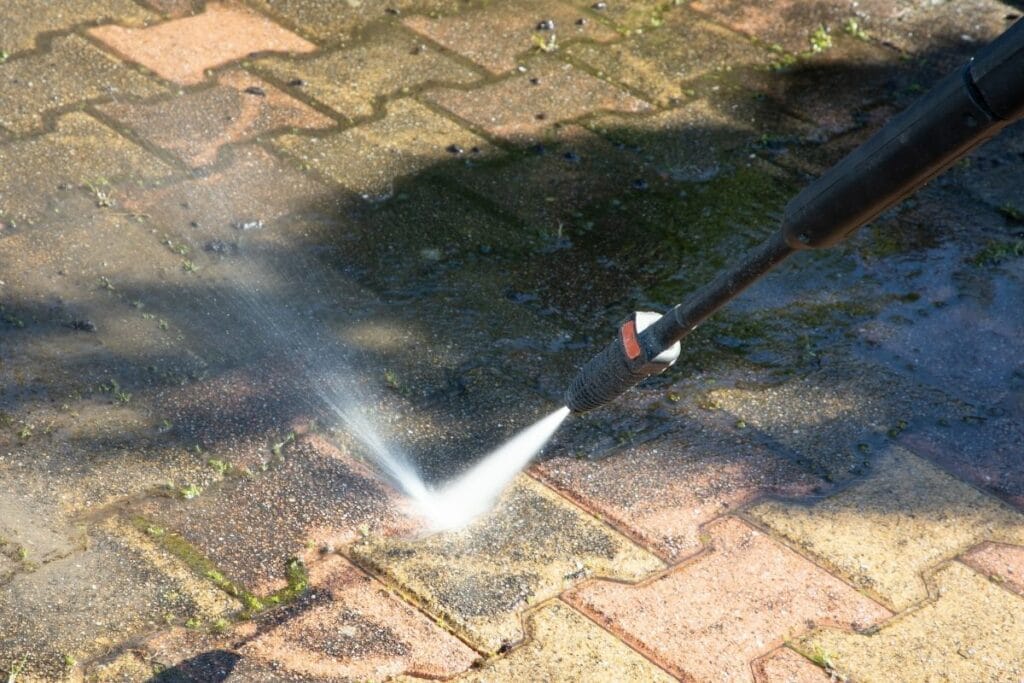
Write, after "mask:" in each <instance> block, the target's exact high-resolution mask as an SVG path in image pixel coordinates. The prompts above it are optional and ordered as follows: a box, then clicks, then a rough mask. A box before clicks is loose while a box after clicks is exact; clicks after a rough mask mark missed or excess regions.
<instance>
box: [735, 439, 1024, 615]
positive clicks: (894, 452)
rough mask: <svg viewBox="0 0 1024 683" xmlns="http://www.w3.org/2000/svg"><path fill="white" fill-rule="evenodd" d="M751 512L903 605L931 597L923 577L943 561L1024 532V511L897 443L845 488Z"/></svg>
mask: <svg viewBox="0 0 1024 683" xmlns="http://www.w3.org/2000/svg"><path fill="white" fill-rule="evenodd" d="M747 512H748V514H750V516H751V517H752V518H753V519H755V520H757V521H758V522H760V523H762V524H764V525H766V526H767V527H768V528H770V529H771V530H772V531H774V532H776V533H778V534H780V535H782V536H784V537H785V538H787V539H788V540H789V541H790V542H791V543H792V544H793V545H794V546H796V547H798V548H801V549H802V550H803V551H804V552H807V553H808V554H809V555H810V556H812V557H814V558H816V559H817V560H818V561H820V562H821V563H823V564H824V565H825V566H828V567H831V568H833V569H834V570H835V571H837V572H838V573H839V574H840V575H842V576H844V577H846V578H847V579H848V580H849V581H850V582H851V583H853V584H854V585H855V586H857V587H859V588H860V589H861V590H864V591H866V592H867V593H869V594H871V595H875V596H878V598H879V599H880V600H881V601H882V602H884V603H885V604H886V605H888V606H890V607H891V608H893V609H895V610H897V611H900V610H904V609H906V608H908V607H910V606H912V605H914V604H915V603H918V602H921V601H923V600H925V599H926V598H927V597H928V592H927V589H926V586H925V583H924V580H923V579H922V576H923V574H924V573H925V572H927V571H928V570H929V569H930V568H931V567H934V566H935V565H937V564H938V563H940V562H942V561H943V560H946V559H949V558H951V557H955V556H956V555H958V554H960V553H961V552H963V551H965V550H967V549H968V548H970V547H971V546H973V545H975V544H977V543H979V542H981V541H984V540H995V541H1008V542H1014V541H1016V542H1020V539H1022V538H1024V515H1021V514H1020V513H1018V512H1015V511H1013V510H1012V509H1011V508H1009V507H1008V506H1006V505H1004V504H1003V503H1001V502H999V501H998V500H996V499H994V498H991V497H989V496H986V495H985V494H983V493H980V492H979V491H977V490H976V489H974V488H972V487H970V486H968V485H966V484H964V483H962V482H960V481H958V480H956V479H953V478H952V477H951V476H949V475H948V474H946V473H945V472H942V471H941V470H939V469H937V468H936V467H935V466H933V465H931V464H929V463H927V462H926V461H924V460H922V459H920V458H918V457H916V456H915V455H913V454H911V453H909V452H907V451H905V450H903V449H900V448H899V447H896V446H892V447H890V448H889V449H887V451H886V452H885V453H884V454H883V456H882V457H881V458H880V459H878V460H877V461H876V462H875V464H874V467H873V469H872V472H871V474H869V475H868V476H867V477H866V478H864V479H862V480H860V481H858V482H855V483H854V484H852V485H851V486H850V487H849V488H847V489H845V490H843V491H841V492H839V493H836V494H833V495H831V496H828V497H826V498H823V499H821V500H819V501H816V502H814V503H812V504H810V505H806V504H799V505H798V504H792V503H786V502H781V501H771V502H764V503H760V504H758V505H755V506H754V507H752V508H750V509H749V510H748V511H747Z"/></svg>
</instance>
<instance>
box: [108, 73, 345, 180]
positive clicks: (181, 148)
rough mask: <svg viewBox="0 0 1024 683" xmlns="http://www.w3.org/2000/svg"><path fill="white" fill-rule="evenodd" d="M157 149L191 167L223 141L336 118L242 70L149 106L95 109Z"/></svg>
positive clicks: (213, 154)
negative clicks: (213, 84)
mask: <svg viewBox="0 0 1024 683" xmlns="http://www.w3.org/2000/svg"><path fill="white" fill-rule="evenodd" d="M98 109H99V110H100V112H102V113H103V114H105V115H107V116H109V117H111V118H113V119H115V120H117V121H118V122H119V123H121V124H122V125H124V126H126V127H127V128H128V129H130V130H131V131H132V132H134V133H135V134H136V135H138V136H139V137H141V138H142V139H144V140H146V141H147V142H149V143H151V144H153V145H154V146H156V147H161V148H163V149H167V150H170V151H171V152H173V153H174V154H175V155H176V156H178V157H180V158H181V159H182V160H183V161H184V162H185V163H187V164H189V165H190V166H192V167H201V166H207V165H209V164H212V163H213V162H215V161H216V160H217V154H218V152H219V151H220V148H221V147H222V146H224V145H230V144H235V143H239V142H245V141H248V140H251V139H252V138H255V137H259V136H261V135H264V134H267V133H271V132H273V131H277V130H284V129H296V128H300V129H323V128H330V127H332V126H333V125H335V122H334V121H333V120H332V119H330V118H329V117H327V116H324V115H323V114H321V113H319V112H318V111H316V110H314V109H312V108H311V107H309V106H307V105H305V104H303V103H302V102H299V101H298V100H296V99H294V98H292V97H290V96H289V95H288V94H287V93H285V92H284V91H282V90H279V89H278V88H275V87H274V86H272V85H270V84H269V83H266V82H265V81H263V80H262V79H260V78H258V77H257V76H253V75H251V74H248V73H246V72H244V71H240V70H238V71H234V70H233V71H226V72H224V73H221V74H220V75H218V77H217V85H216V86H215V87H213V88H209V89H206V90H197V91H194V92H189V93H187V94H185V95H181V96H178V97H175V98H173V99H169V100H163V101H158V102H153V103H150V104H141V103H140V104H129V103H124V102H112V103H109V104H105V105H100V106H99V107H98Z"/></svg>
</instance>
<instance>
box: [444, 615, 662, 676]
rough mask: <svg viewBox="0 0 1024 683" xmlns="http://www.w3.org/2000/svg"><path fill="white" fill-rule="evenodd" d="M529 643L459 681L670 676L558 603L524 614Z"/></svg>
mask: <svg viewBox="0 0 1024 683" xmlns="http://www.w3.org/2000/svg"><path fill="white" fill-rule="evenodd" d="M526 630H527V633H528V634H529V642H527V643H525V644H523V645H522V646H521V647H518V648H516V649H515V650H513V651H512V653H511V654H509V655H507V656H505V657H502V658H498V659H494V660H492V661H491V662H489V663H488V664H485V665H484V666H483V667H481V669H480V670H479V671H472V672H470V673H467V674H465V675H463V676H460V677H459V678H457V679H455V680H456V681H458V682H459V683H487V682H490V681H495V682H496V681H588V682H589V683H620V682H621V681H647V682H649V683H661V682H663V681H664V682H665V683H668V681H672V680H674V679H673V678H672V677H671V676H669V675H668V674H667V673H665V672H664V671H662V670H661V669H659V668H658V667H656V666H654V665H653V664H651V663H650V662H649V661H647V660H646V659H644V658H643V657H642V656H640V655H639V654H637V652H636V651H634V650H631V649H630V648H629V647H628V646H627V645H626V644H625V643H623V642H622V641H621V640H619V639H617V638H616V637H615V636H613V635H612V634H610V633H608V632H607V631H605V630H604V629H602V628H600V627H598V626H597V625H596V624H594V622H592V621H590V620H589V619H587V618H586V617H584V616H583V615H582V614H580V613H579V612H577V611H576V610H574V609H572V608H571V607H569V606H568V605H566V604H565V603H562V602H554V603H551V604H550V605H545V606H544V607H542V608H540V609H538V610H537V611H536V612H534V613H532V614H530V615H529V616H528V617H527V618H526Z"/></svg>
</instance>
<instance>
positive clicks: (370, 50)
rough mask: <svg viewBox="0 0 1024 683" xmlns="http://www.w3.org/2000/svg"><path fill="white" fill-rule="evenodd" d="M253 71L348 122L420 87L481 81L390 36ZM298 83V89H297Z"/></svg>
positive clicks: (271, 61)
mask: <svg viewBox="0 0 1024 683" xmlns="http://www.w3.org/2000/svg"><path fill="white" fill-rule="evenodd" d="M255 68H256V69H257V70H259V71H262V72H266V73H269V74H271V75H273V76H276V77H277V78H278V79H279V80H281V81H283V82H285V83H293V84H295V85H293V86H292V87H293V88H294V91H295V92H301V93H303V94H306V95H308V96H309V97H312V98H314V99H316V100H317V101H318V102H322V103H324V104H325V105H327V106H328V107H330V108H331V109H333V110H334V111H336V112H338V113H339V114H342V115H344V116H347V117H350V118H358V117H362V116H369V115H371V114H373V107H374V104H375V102H376V101H377V99H378V98H380V97H384V96H387V95H392V94H394V93H398V92H402V91H403V90H408V89H409V88H414V87H416V86H419V85H422V84H424V83H444V84H449V85H456V84H457V85H465V84H469V83H472V82H473V81H475V80H479V78H480V77H479V75H478V74H477V73H476V72H475V71H474V70H472V69H470V68H469V67H467V66H463V65H462V64H460V63H458V62H457V61H455V60H454V59H452V58H451V57H449V56H447V55H445V54H444V53H443V52H441V51H440V50H437V49H435V48H434V47H433V46H428V45H426V44H425V43H424V41H422V40H420V39H419V38H418V37H417V36H414V35H411V34H409V33H407V32H406V31H401V30H394V31H389V32H387V33H384V34H377V35H374V36H372V37H371V38H369V39H368V40H366V41H364V42H363V43H361V44H359V45H355V46H352V47H349V48H346V49H343V50H338V51H335V52H329V53H326V54H323V55H319V56H317V57H314V58H312V59H304V60H301V61H299V60H294V59H285V58H283V57H272V58H268V59H265V60H260V61H258V62H257V63H256V65H255ZM300 82H301V84H300Z"/></svg>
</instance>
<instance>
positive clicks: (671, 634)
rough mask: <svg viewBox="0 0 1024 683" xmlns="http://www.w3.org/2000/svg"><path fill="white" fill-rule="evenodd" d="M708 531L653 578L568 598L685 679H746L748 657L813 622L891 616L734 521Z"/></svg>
mask: <svg viewBox="0 0 1024 683" xmlns="http://www.w3.org/2000/svg"><path fill="white" fill-rule="evenodd" d="M707 532H708V534H709V536H710V539H711V544H712V549H711V550H710V551H709V552H708V553H707V554H706V555H702V556H700V557H698V558H696V559H695V560H694V561H693V562H690V563H687V564H684V565H682V566H680V567H677V568H675V569H673V570H672V571H671V572H670V573H668V574H666V575H664V576H662V577H660V578H658V579H655V580H653V581H651V582H649V583H645V584H641V585H638V586H629V585H624V584H618V583H610V582H600V581H599V582H594V583H589V584H586V585H584V586H582V587H580V588H578V589H575V590H573V591H570V592H569V594H568V595H567V598H568V599H569V601H570V602H571V603H573V604H574V605H576V606H578V607H579V608H580V609H582V610H583V611H584V612H586V613H588V614H590V615H591V616H592V618H594V619H595V620H596V621H597V622H598V623H599V624H603V625H604V626H605V627H607V628H609V629H611V630H612V632H613V633H617V634H619V635H620V637H622V638H624V639H625V640H626V641H627V642H629V643H631V644H632V645H633V646H634V647H636V648H637V649H639V650H640V651H641V652H644V653H646V654H647V655H648V656H650V657H651V658H652V659H654V660H655V661H656V662H658V663H659V664H661V665H662V666H663V667H665V668H667V669H668V670H669V671H670V672H671V673H673V674H675V675H677V676H681V677H683V678H684V679H686V680H692V679H696V680H712V679H713V680H735V681H742V680H752V679H753V673H752V670H751V666H750V662H751V661H752V660H754V659H755V658H757V657H759V656H761V655H764V654H766V653H767V652H769V651H770V650H772V649H774V648H776V647H778V646H779V645H781V644H782V642H783V640H785V639H787V638H790V637H792V636H795V635H798V634H800V633H802V632H805V631H807V630H808V629H809V628H811V626H812V625H813V624H817V623H829V624H835V625H838V626H840V627H854V628H864V627H867V626H869V625H871V624H874V623H876V622H878V621H879V620H881V619H884V618H886V617H887V616H889V612H888V611H887V610H885V609H884V608H882V607H881V606H880V605H878V604H877V603H874V602H872V601H871V600H868V599H867V598H865V597H864V596H862V595H860V594H859V593H858V592H857V591H855V590H854V589H853V588H851V587H850V586H849V585H847V584H845V583H843V582H842V581H840V580H839V579H837V578H835V577H834V576H832V575H831V574H828V573H827V572H825V571H824V570H822V569H820V568H819V567H817V566H815V565H814V564H812V563H811V562H809V561H808V560H806V559H804V558H802V557H800V556H799V555H797V554H796V553H794V552H793V551H791V550H789V549H788V548H785V547H783V546H781V545H779V544H778V543H776V542H774V541H772V540H771V539H770V538H768V537H767V536H765V535H764V534H762V533H760V532H759V531H756V530H754V529H753V528H751V527H750V526H748V525H747V524H746V523H744V522H742V521H740V520H738V519H735V518H729V519H725V520H723V521H721V522H717V523H715V524H713V525H712V526H710V527H708V528H707Z"/></svg>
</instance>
